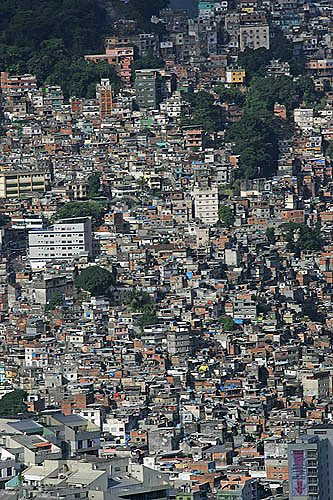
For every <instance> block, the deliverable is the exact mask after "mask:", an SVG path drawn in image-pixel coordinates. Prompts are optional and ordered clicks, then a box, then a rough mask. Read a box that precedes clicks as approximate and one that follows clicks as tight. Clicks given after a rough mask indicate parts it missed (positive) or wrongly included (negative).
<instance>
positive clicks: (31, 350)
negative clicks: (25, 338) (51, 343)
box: [24, 345, 49, 368]
mask: <svg viewBox="0 0 333 500" xmlns="http://www.w3.org/2000/svg"><path fill="white" fill-rule="evenodd" d="M24 361H25V365H26V366H35V367H37V368H45V367H46V366H48V364H49V356H48V353H47V348H46V346H40V345H29V346H26V347H25V349H24Z"/></svg>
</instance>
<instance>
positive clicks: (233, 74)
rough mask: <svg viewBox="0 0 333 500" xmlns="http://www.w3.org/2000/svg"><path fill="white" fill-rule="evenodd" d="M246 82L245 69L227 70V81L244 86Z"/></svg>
mask: <svg viewBox="0 0 333 500" xmlns="http://www.w3.org/2000/svg"><path fill="white" fill-rule="evenodd" d="M244 80H245V69H242V68H227V70H226V81H227V83H232V84H239V85H241V84H243V83H244Z"/></svg>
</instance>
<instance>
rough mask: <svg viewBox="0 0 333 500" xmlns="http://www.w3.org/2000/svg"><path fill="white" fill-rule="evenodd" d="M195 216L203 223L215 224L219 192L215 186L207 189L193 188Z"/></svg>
mask: <svg viewBox="0 0 333 500" xmlns="http://www.w3.org/2000/svg"><path fill="white" fill-rule="evenodd" d="M192 195H193V199H194V213H195V218H196V219H199V220H200V221H201V222H203V223H204V224H215V223H216V222H217V220H218V208H219V194H218V189H217V186H213V187H210V188H207V189H200V188H198V187H197V188H194V190H193V193H192Z"/></svg>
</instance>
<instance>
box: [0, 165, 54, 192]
mask: <svg viewBox="0 0 333 500" xmlns="http://www.w3.org/2000/svg"><path fill="white" fill-rule="evenodd" d="M49 180H50V174H48V173H46V172H42V171H38V170H6V171H2V172H0V198H27V197H30V196H32V195H33V194H37V193H45V191H47V189H48V186H49Z"/></svg>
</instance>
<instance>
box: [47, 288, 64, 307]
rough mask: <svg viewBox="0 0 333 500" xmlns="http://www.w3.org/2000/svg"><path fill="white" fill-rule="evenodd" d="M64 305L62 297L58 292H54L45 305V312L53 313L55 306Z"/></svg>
mask: <svg viewBox="0 0 333 500" xmlns="http://www.w3.org/2000/svg"><path fill="white" fill-rule="evenodd" d="M63 303H64V296H63V294H62V293H60V292H56V293H55V294H54V295H53V296H52V298H51V299H50V300H49V302H48V304H46V308H45V309H46V311H53V309H55V308H56V307H57V306H62V305H63Z"/></svg>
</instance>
